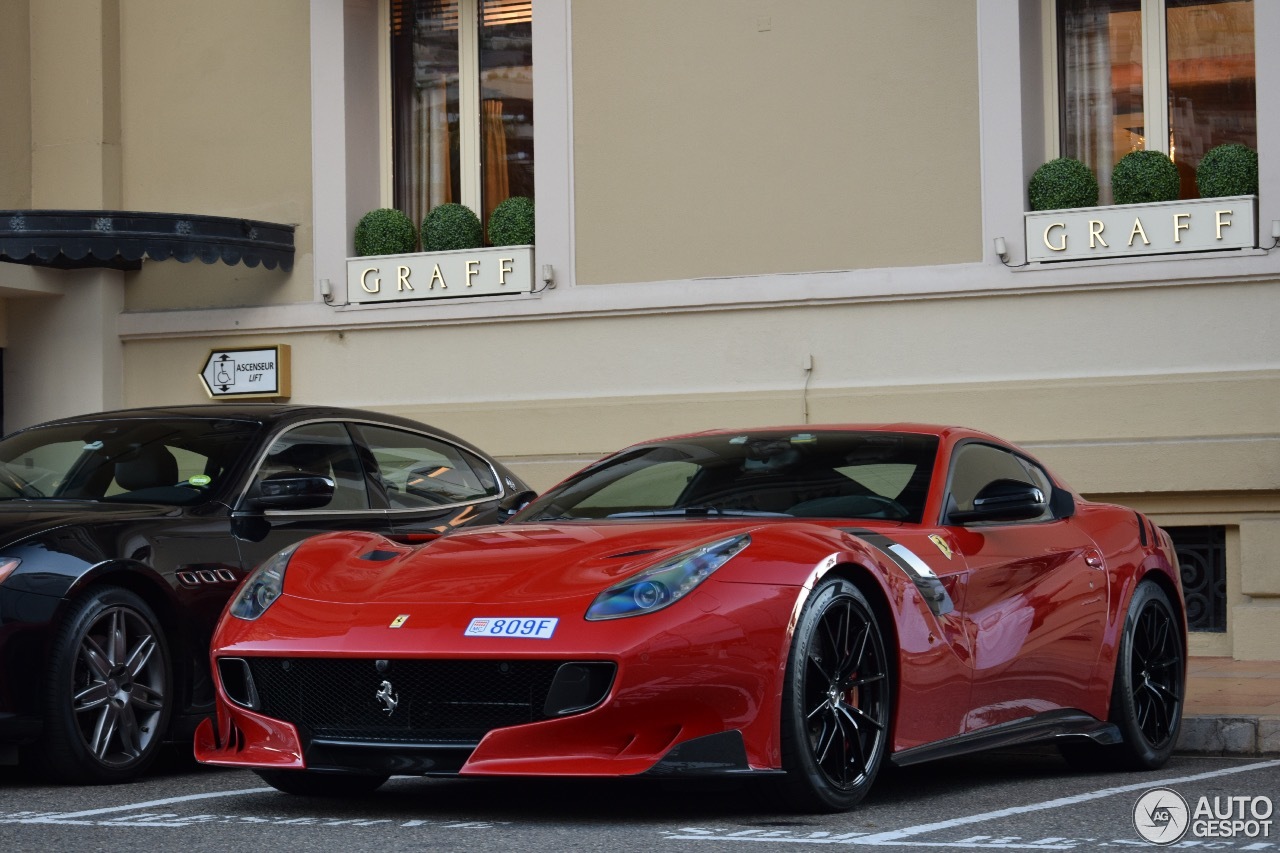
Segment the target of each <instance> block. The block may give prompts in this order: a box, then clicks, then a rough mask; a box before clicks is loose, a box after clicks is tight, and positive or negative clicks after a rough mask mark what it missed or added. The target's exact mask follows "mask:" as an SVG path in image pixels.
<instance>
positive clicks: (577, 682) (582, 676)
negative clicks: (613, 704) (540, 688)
mask: <svg viewBox="0 0 1280 853" xmlns="http://www.w3.org/2000/svg"><path fill="white" fill-rule="evenodd" d="M615 669H616V667H615V666H614V665H613V664H612V663H608V662H605V661H586V662H582V663H566V664H561V665H560V668H559V669H558V670H556V677H555V679H554V680H553V681H552V682H551V689H550V690H548V691H547V702H546V705H544V706H543V709H542V710H543V713H545V714H546V715H547V716H548V717H563V716H564V715H565V714H576V713H578V712H579V711H585V710H587V709H588V708H594V707H595V706H596V705H599V704H600V703H601V702H603V701H604V697H606V696H608V695H609V688H610V687H612V686H613V673H614V670H615Z"/></svg>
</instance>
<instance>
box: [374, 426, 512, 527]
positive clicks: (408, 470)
mask: <svg viewBox="0 0 1280 853" xmlns="http://www.w3.org/2000/svg"><path fill="white" fill-rule="evenodd" d="M357 428H358V429H359V431H360V437H361V439H362V440H363V441H364V443H365V444H367V445H368V446H369V449H370V450H371V451H372V452H373V458H374V459H375V460H376V461H377V464H378V474H379V476H380V477H381V479H382V486H383V488H384V489H386V493H387V504H388V505H389V506H390V507H391V508H392V509H419V508H422V507H433V506H444V505H448V504H457V503H466V502H468V501H482V500H487V499H488V498H491V497H495V496H497V495H498V494H500V493H501V489H500V488H499V487H498V480H497V477H496V476H495V475H494V472H493V469H492V468H491V467H489V465H488V463H486V462H485V461H484V460H482V459H480V458H479V457H477V456H475V455H474V454H471V453H468V452H466V451H465V450H462V449H461V448H458V447H454V446H453V445H450V444H445V443H444V442H443V441H435V440H433V439H430V438H427V437H426V436H423V435H417V434H416V433H411V432H404V431H402V430H396V429H386V428H385V427H375V426H368V425H360V426H359V427H357Z"/></svg>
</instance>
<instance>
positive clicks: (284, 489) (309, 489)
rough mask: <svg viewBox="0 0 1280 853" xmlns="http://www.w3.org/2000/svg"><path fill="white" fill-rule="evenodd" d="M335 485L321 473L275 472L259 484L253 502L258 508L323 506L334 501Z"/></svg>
mask: <svg viewBox="0 0 1280 853" xmlns="http://www.w3.org/2000/svg"><path fill="white" fill-rule="evenodd" d="M334 488H335V484H334V482H333V480H330V479H329V478H328V477H321V476H319V475H318V474H294V473H289V472H287V471H284V472H281V473H279V474H272V475H271V476H269V477H265V478H263V480H262V481H261V482H260V483H258V493H257V495H255V496H253V497H251V498H250V499H249V502H250V503H251V504H252V505H253V506H254V507H256V508H258V509H284V510H289V509H319V508H320V507H322V506H326V505H327V504H328V503H329V501H331V500H333V490H334Z"/></svg>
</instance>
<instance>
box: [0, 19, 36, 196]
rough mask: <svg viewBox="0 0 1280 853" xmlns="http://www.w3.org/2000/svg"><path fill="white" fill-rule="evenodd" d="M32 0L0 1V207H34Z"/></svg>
mask: <svg viewBox="0 0 1280 853" xmlns="http://www.w3.org/2000/svg"><path fill="white" fill-rule="evenodd" d="M28 2H29V0H6V2H4V3H0V104H4V120H3V121H0V164H3V166H2V167H0V210H12V209H22V208H27V207H30V206H31V53H30V38H31V32H30V23H29V19H28V12H27V4H28Z"/></svg>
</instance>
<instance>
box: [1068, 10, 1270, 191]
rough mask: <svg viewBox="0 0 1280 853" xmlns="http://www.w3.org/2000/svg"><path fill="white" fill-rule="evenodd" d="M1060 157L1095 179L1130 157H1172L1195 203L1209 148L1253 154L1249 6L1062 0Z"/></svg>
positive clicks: (1105, 184)
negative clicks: (1235, 147) (1232, 146)
mask: <svg viewBox="0 0 1280 853" xmlns="http://www.w3.org/2000/svg"><path fill="white" fill-rule="evenodd" d="M1057 8H1058V15H1057V33H1058V44H1057V48H1058V74H1059V92H1060V109H1059V119H1060V135H1061V151H1062V155H1063V156H1065V157H1073V158H1075V159H1077V160H1080V161H1082V162H1084V163H1085V164H1087V165H1088V166H1089V167H1090V168H1091V169H1093V171H1094V174H1095V175H1097V177H1098V183H1099V186H1100V188H1101V193H1100V198H1099V202H1100V203H1101V204H1110V203H1111V202H1112V195H1111V170H1112V168H1113V167H1114V166H1115V164H1116V163H1118V162H1119V161H1120V158H1122V157H1123V156H1124V155H1126V154H1128V153H1129V152H1130V151H1137V150H1141V149H1148V150H1153V151H1163V152H1164V153H1166V154H1168V155H1169V156H1170V157H1171V158H1172V159H1173V161H1174V163H1175V164H1176V165H1177V167H1178V171H1179V173H1180V174H1181V177H1182V187H1181V197H1182V198H1198V197H1199V192H1198V191H1197V189H1196V182H1195V172H1196V167H1197V166H1198V165H1199V163H1200V160H1201V159H1202V158H1203V157H1204V155H1205V153H1206V152H1208V151H1209V149H1211V148H1213V147H1215V146H1217V145H1222V144H1224V143H1229V142H1238V143H1242V144H1244V145H1248V146H1249V147H1250V148H1257V121H1256V115H1257V112H1256V110H1257V108H1256V98H1255V94H1254V81H1255V75H1254V28H1253V0H1142V2H1139V0H1059V2H1058V7H1057Z"/></svg>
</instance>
